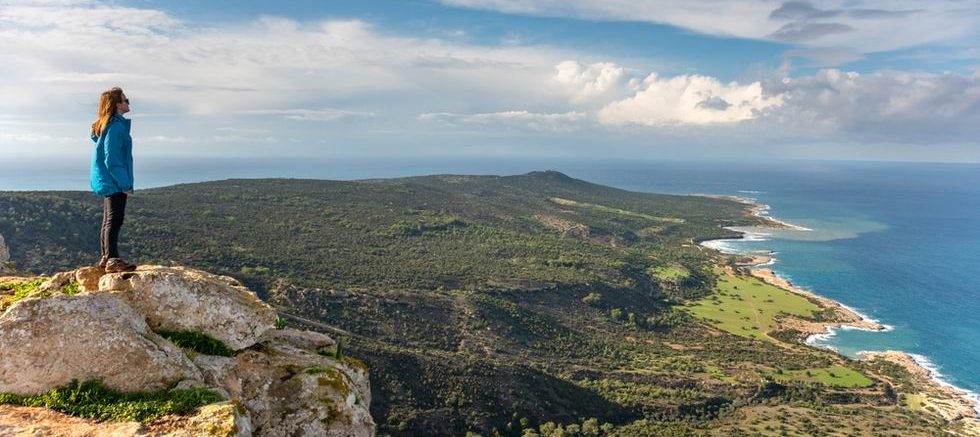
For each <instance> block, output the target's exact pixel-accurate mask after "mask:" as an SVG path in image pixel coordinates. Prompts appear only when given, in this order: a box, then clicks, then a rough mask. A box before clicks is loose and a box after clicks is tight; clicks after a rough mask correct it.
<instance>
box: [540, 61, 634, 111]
mask: <svg viewBox="0 0 980 437" xmlns="http://www.w3.org/2000/svg"><path fill="white" fill-rule="evenodd" d="M554 80H555V81H556V82H558V83H560V84H562V85H563V86H565V87H567V88H569V89H570V90H571V91H572V97H571V99H572V101H574V102H584V101H588V100H593V99H601V98H604V97H608V96H610V95H612V96H613V97H616V96H618V95H619V94H622V93H623V92H624V91H625V90H626V89H627V88H635V87H636V81H635V79H633V80H631V79H630V78H629V77H628V74H627V71H626V69H625V68H623V67H620V66H618V65H616V64H613V63H611V62H597V63H594V64H591V65H582V64H579V63H578V62H576V61H562V62H561V63H559V64H558V65H556V66H555V75H554Z"/></svg>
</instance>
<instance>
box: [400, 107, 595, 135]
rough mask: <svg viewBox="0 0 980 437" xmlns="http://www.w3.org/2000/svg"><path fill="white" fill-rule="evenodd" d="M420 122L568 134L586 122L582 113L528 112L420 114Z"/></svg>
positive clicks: (585, 117) (586, 116)
mask: <svg viewBox="0 0 980 437" xmlns="http://www.w3.org/2000/svg"><path fill="white" fill-rule="evenodd" d="M418 119H419V120H421V121H435V122H439V123H442V124H446V125H469V126H479V127H490V128H498V127H502V126H503V127H511V128H522V129H530V130H537V131H554V132H568V131H573V130H578V129H579V128H581V127H582V124H583V123H585V122H587V120H588V115H586V114H585V113H583V112H574V111H572V112H563V113H553V114H549V113H539V112H528V111H523V110H522V111H502V112H491V113H482V114H453V113H447V112H439V113H425V114H420V115H419V116H418Z"/></svg>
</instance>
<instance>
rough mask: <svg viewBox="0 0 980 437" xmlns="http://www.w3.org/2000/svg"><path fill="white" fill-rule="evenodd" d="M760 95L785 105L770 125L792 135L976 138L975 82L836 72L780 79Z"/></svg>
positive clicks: (979, 106) (979, 115) (978, 94)
mask: <svg viewBox="0 0 980 437" xmlns="http://www.w3.org/2000/svg"><path fill="white" fill-rule="evenodd" d="M765 92H766V93H767V94H770V95H779V96H782V98H783V100H784V102H785V104H784V105H782V106H781V107H779V108H778V110H776V111H773V113H772V114H771V117H772V121H773V122H775V123H779V124H780V125H783V126H787V127H792V128H794V129H795V130H797V131H811V132H812V131H816V132H822V133H823V134H829V135H833V136H836V137H850V138H871V139H879V140H889V141H898V142H906V143H908V142H914V143H929V142H937V141H974V142H975V138H976V135H977V134H980V77H978V76H976V75H975V76H973V77H967V76H961V75H957V74H927V73H909V72H897V71H883V72H878V73H873V74H859V73H855V72H845V71H840V70H836V69H827V70H821V71H819V72H818V73H816V74H814V75H812V76H802V77H794V78H789V77H784V78H779V79H777V80H772V81H770V82H767V83H766V84H765Z"/></svg>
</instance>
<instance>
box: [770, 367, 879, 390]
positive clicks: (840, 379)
mask: <svg viewBox="0 0 980 437" xmlns="http://www.w3.org/2000/svg"><path fill="white" fill-rule="evenodd" d="M772 377H773V378H774V379H775V380H777V381H779V382H809V383H819V384H823V385H828V386H831V387H867V386H869V385H871V384H873V383H874V381H872V380H870V379H868V377H867V376H864V374H862V373H861V372H858V371H856V370H854V369H849V368H847V367H844V366H839V365H835V366H830V367H821V368H814V369H803V370H784V371H782V373H773V374H772Z"/></svg>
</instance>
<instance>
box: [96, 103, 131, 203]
mask: <svg viewBox="0 0 980 437" xmlns="http://www.w3.org/2000/svg"><path fill="white" fill-rule="evenodd" d="M131 122H132V121H131V120H129V119H127V118H123V116H121V115H119V114H114V115H113V116H112V117H110V118H109V124H107V125H106V127H105V128H104V129H102V135H100V136H97V137H96V136H94V135H93V136H92V141H93V142H95V150H94V151H93V152H92V172H91V174H90V176H89V182H90V184H91V185H92V191H94V192H95V194H98V195H100V196H111V195H113V194H116V193H121V192H124V191H131V190H132V189H133V137H132V136H130V135H129V128H130V125H131Z"/></svg>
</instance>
